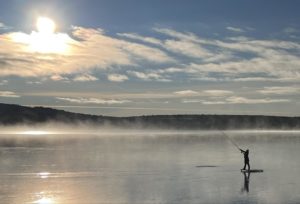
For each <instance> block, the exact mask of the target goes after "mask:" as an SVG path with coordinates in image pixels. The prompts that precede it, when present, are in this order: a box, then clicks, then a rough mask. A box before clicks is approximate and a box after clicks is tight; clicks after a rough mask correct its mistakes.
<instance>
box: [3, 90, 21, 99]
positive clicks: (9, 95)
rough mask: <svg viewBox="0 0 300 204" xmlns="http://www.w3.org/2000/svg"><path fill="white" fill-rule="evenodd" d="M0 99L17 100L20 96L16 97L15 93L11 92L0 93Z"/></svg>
mask: <svg viewBox="0 0 300 204" xmlns="http://www.w3.org/2000/svg"><path fill="white" fill-rule="evenodd" d="M0 97H5V98H19V97H20V95H17V94H16V93H15V92H12V91H0Z"/></svg>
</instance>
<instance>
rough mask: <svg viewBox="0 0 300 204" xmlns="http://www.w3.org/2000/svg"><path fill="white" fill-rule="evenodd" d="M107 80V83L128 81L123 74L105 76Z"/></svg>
mask: <svg viewBox="0 0 300 204" xmlns="http://www.w3.org/2000/svg"><path fill="white" fill-rule="evenodd" d="M107 79H108V80H109V81H114V82H123V81H126V80H128V77H127V76H126V75H123V74H109V75H108V76H107Z"/></svg>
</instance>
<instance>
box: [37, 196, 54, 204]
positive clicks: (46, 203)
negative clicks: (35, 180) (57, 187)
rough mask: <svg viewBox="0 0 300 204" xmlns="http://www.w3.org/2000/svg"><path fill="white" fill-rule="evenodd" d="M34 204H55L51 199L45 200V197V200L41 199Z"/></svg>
mask: <svg viewBox="0 0 300 204" xmlns="http://www.w3.org/2000/svg"><path fill="white" fill-rule="evenodd" d="M33 203H35V204H54V203H55V202H54V200H53V199H51V198H45V197H43V198H41V199H39V200H37V201H34V202H33Z"/></svg>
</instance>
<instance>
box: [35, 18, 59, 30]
mask: <svg viewBox="0 0 300 204" xmlns="http://www.w3.org/2000/svg"><path fill="white" fill-rule="evenodd" d="M36 27H37V30H38V31H39V33H44V34H53V33H54V32H55V28H56V26H55V23H54V21H53V20H51V19H50V18H47V17H39V18H38V19H37V22H36Z"/></svg>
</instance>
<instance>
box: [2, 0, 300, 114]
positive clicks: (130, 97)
mask: <svg viewBox="0 0 300 204" xmlns="http://www.w3.org/2000/svg"><path fill="white" fill-rule="evenodd" d="M299 8H300V1H296V0H285V1H281V0H280V1H279V0H230V1H224V0H184V1H183V0H164V1H161V0H151V1H149V0H126V1H124V0H48V1H45V0H9V1H0V102H1V103H13V104H20V105H26V106H46V107H52V108H57V109H63V110H67V111H73V112H80V113H87V114H97V115H110V116H133V115H134V116H135V115H156V114H238V115H240V114H247V115H281V116H282V115H283V116H299V115H300V100H299V99H300V94H299V93H300V83H299V82H300V25H299V22H300V12H299Z"/></svg>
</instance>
